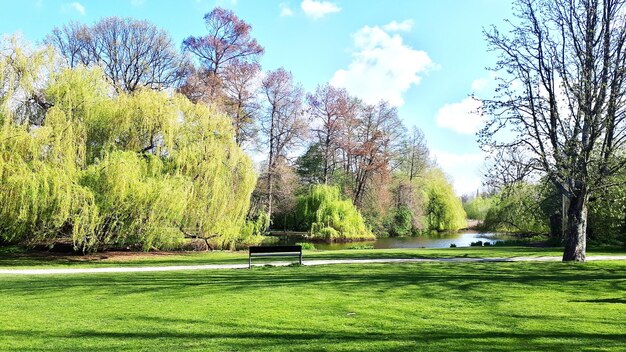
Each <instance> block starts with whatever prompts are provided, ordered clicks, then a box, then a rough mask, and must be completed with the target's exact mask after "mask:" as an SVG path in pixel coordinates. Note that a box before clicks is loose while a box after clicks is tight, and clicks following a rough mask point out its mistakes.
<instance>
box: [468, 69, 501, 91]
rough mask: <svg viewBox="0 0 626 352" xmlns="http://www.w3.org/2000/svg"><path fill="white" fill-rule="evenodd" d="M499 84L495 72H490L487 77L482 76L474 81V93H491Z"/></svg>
mask: <svg viewBox="0 0 626 352" xmlns="http://www.w3.org/2000/svg"><path fill="white" fill-rule="evenodd" d="M497 85H498V82H497V75H496V74H495V72H489V74H488V75H487V76H486V77H481V78H478V79H475V80H473V81H472V93H474V94H478V95H485V94H486V95H491V94H493V93H494V91H495V89H496V87H497Z"/></svg>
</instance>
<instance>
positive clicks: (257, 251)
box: [248, 245, 302, 268]
mask: <svg viewBox="0 0 626 352" xmlns="http://www.w3.org/2000/svg"><path fill="white" fill-rule="evenodd" d="M296 256H297V257H298V258H299V259H300V265H302V246H299V245H298V246H253V247H250V248H249V252H248V268H251V267H252V257H296Z"/></svg>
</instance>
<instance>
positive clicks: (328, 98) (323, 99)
mask: <svg viewBox="0 0 626 352" xmlns="http://www.w3.org/2000/svg"><path fill="white" fill-rule="evenodd" d="M307 102H308V111H309V114H310V115H311V117H313V118H314V119H315V120H316V122H317V123H318V125H317V126H315V127H313V129H312V132H313V133H314V134H315V135H316V137H317V139H318V143H319V146H320V148H321V153H322V157H323V168H322V175H323V182H324V183H328V177H329V176H330V174H332V172H333V171H334V169H335V166H336V163H337V160H336V153H337V150H338V149H339V140H340V138H341V133H342V132H343V131H342V130H343V129H344V121H345V120H346V118H347V116H348V115H349V114H350V112H352V111H354V110H355V109H356V108H358V101H357V100H356V99H353V98H351V97H350V96H349V95H348V92H347V91H346V90H345V89H340V88H335V87H333V86H331V85H329V84H326V85H324V86H318V87H317V89H316V90H315V92H314V93H313V94H309V95H307Z"/></svg>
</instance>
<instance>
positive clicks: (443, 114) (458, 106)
mask: <svg viewBox="0 0 626 352" xmlns="http://www.w3.org/2000/svg"><path fill="white" fill-rule="evenodd" d="M482 107H483V104H482V103H481V102H480V101H479V100H476V99H474V98H471V97H467V98H465V99H463V100H461V101H460V102H458V103H452V104H446V105H444V106H442V107H441V108H440V109H439V111H437V117H436V121H437V126H439V127H442V128H449V129H451V130H453V131H455V132H457V133H461V134H474V133H476V132H478V131H479V130H480V129H481V128H482V127H483V125H484V123H485V118H484V116H482Z"/></svg>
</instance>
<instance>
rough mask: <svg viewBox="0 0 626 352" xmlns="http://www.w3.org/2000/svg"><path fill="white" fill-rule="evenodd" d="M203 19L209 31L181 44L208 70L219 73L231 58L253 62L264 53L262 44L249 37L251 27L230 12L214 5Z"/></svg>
mask: <svg viewBox="0 0 626 352" xmlns="http://www.w3.org/2000/svg"><path fill="white" fill-rule="evenodd" d="M204 22H205V24H206V28H207V30H208V32H209V33H208V34H207V35H205V36H203V37H188V38H187V39H185V40H184V41H183V47H184V48H185V50H187V51H189V52H191V53H193V54H194V55H196V56H197V57H198V59H200V61H201V62H202V64H203V66H204V67H205V68H206V69H207V70H208V71H209V72H210V73H213V74H219V73H220V70H221V69H222V68H223V67H224V66H225V65H227V64H228V63H230V62H231V61H232V60H239V61H247V60H249V59H252V60H253V61H254V60H255V59H256V58H257V57H258V56H259V55H261V54H263V47H262V46H260V45H259V44H258V43H257V41H256V39H254V38H252V37H251V36H250V31H251V29H252V27H251V26H250V25H249V24H247V23H246V22H244V21H242V20H241V19H240V18H239V17H237V16H236V15H235V13H234V12H233V11H231V10H226V9H223V8H221V7H216V8H214V9H213V11H211V12H209V13H207V14H206V15H204Z"/></svg>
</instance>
